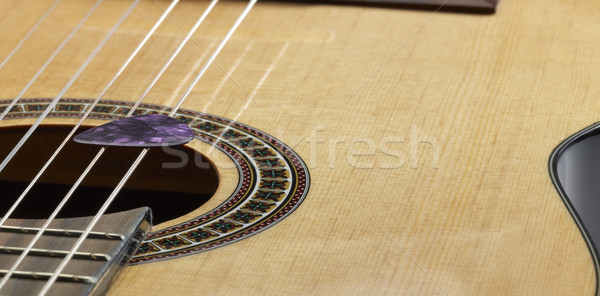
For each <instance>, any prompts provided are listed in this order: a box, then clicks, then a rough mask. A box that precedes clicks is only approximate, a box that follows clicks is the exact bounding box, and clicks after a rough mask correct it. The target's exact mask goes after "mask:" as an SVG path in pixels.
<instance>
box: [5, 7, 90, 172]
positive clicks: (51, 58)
mask: <svg viewBox="0 0 600 296" xmlns="http://www.w3.org/2000/svg"><path fill="white" fill-rule="evenodd" d="M100 3H102V0H97V1H96V3H95V4H94V6H92V8H90V10H89V11H88V12H87V13H86V15H85V16H84V17H83V18H82V19H81V21H79V23H78V24H77V25H76V26H75V28H73V30H72V31H71V33H69V35H68V36H67V38H65V40H63V42H62V43H61V44H60V45H59V46H58V47H57V48H56V49H55V50H54V52H53V53H52V55H50V57H49V58H48V59H47V60H46V62H45V63H44V64H43V65H42V67H41V68H40V69H39V70H38V71H37V73H35V75H33V77H32V78H31V79H30V80H29V82H28V83H27V84H26V85H25V87H24V88H23V89H22V90H21V92H20V93H19V94H18V95H17V96H16V97H15V98H14V99H13V100H12V101H11V102H10V104H9V105H8V106H7V107H6V109H5V110H4V112H2V114H0V120H3V119H4V117H6V114H8V112H9V111H10V110H11V109H12V107H14V106H15V104H16V103H17V102H18V101H19V100H20V99H21V97H22V96H23V95H24V94H25V92H27V90H29V88H30V87H31V86H32V85H33V83H34V82H35V81H36V80H37V79H38V77H40V75H42V73H43V72H44V70H46V68H47V67H48V65H50V63H51V62H52V61H53V60H54V58H55V57H56V56H57V55H58V54H59V53H60V52H61V51H62V49H63V48H64V47H65V46H66V45H67V43H69V41H70V40H71V38H73V36H75V33H77V31H79V29H80V28H81V26H83V23H85V21H87V19H88V18H89V17H90V16H91V15H92V13H93V12H94V11H95V10H96V8H97V7H98V6H99V5H100ZM1 171H2V169H0V172H1Z"/></svg>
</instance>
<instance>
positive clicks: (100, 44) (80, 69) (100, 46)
mask: <svg viewBox="0 0 600 296" xmlns="http://www.w3.org/2000/svg"><path fill="white" fill-rule="evenodd" d="M140 1H141V0H135V1H133V2H132V3H131V5H130V6H129V8H128V9H127V10H126V11H125V13H124V14H123V15H122V16H121V18H120V19H119V20H118V21H117V23H116V24H115V25H114V26H113V28H112V29H111V30H110V31H109V32H108V34H107V35H106V36H105V38H104V39H103V40H102V41H101V42H100V43H99V44H98V46H97V47H96V49H95V50H94V51H93V52H92V53H91V54H90V56H89V57H88V59H87V60H86V61H85V62H84V64H83V65H82V66H81V67H80V68H79V70H78V71H77V72H76V73H75V76H73V77H72V78H71V80H70V81H69V83H67V85H66V86H65V87H64V88H63V90H62V91H61V94H59V95H58V96H57V97H56V98H60V97H62V95H63V94H64V92H66V90H67V89H68V88H69V87H70V86H71V85H72V84H73V82H74V81H75V80H76V78H77V77H78V76H79V75H80V74H81V72H83V70H84V69H85V67H86V66H87V65H88V64H89V63H90V62H91V59H93V58H94V57H95V56H96V55H97V54H98V52H99V51H100V49H101V48H102V47H103V46H104V44H106V42H107V41H108V39H110V37H111V36H112V35H113V34H114V33H115V32H116V31H117V28H119V27H120V26H121V24H122V23H123V21H125V19H126V18H127V16H129V14H131V12H132V11H133V9H134V8H135V7H136V6H137V5H138V4H139V2H140ZM56 98H55V101H58V100H57V99H56ZM51 108H54V107H50V106H48V108H47V109H46V111H49V110H51ZM48 113H49V112H45V114H46V115H47V114H48ZM44 117H45V115H44V114H43V115H42V116H41V117H40V118H41V119H43V118H44ZM40 121H41V120H39V119H38V121H36V124H38V125H39V122H40ZM36 126H37V125H34V126H33V127H32V128H33V130H34V129H35V128H34V127H36ZM32 128H30V131H32ZM24 138H25V137H24ZM38 233H39V234H41V233H43V231H40V232H38ZM40 236H41V235H40ZM21 257H22V258H21ZM21 257H19V259H21V260H18V261H17V262H16V263H15V264H13V265H12V266H11V268H10V270H8V272H7V273H6V274H5V275H4V276H3V278H2V281H0V290H1V289H2V288H3V287H4V285H6V283H7V282H8V280H9V279H10V278H11V276H12V275H13V274H14V272H15V270H16V268H17V267H18V264H20V263H21V261H22V260H23V259H24V257H25V256H21Z"/></svg>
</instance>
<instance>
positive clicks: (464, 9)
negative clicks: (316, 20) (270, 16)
mask: <svg viewBox="0 0 600 296" xmlns="http://www.w3.org/2000/svg"><path fill="white" fill-rule="evenodd" d="M263 1H269V2H273V1H280V0H263ZM287 2H292V3H305V4H306V3H309V4H329V5H344V6H361V7H375V8H398V9H410V10H423V11H441V12H455V13H470V14H494V13H496V7H497V5H498V2H500V1H499V0H498V1H482V4H481V5H477V6H475V5H473V6H468V5H459V4H452V3H450V4H448V3H446V4H444V2H443V0H442V1H440V3H422V4H418V3H409V1H406V2H400V1H385V0H380V1H360V0H325V1H323V0H290V1H287ZM399 2H400V3H399Z"/></svg>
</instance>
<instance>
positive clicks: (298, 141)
mask: <svg viewBox="0 0 600 296" xmlns="http://www.w3.org/2000/svg"><path fill="white" fill-rule="evenodd" d="M51 2H52V1H48V0H46V1H36V2H35V3H36V4H35V5H31V0H28V1H16V0H10V1H1V2H0V32H2V33H1V34H0V38H1V39H0V42H1V44H2V46H0V57H3V56H5V55H6V54H7V53H8V52H9V51H10V50H11V49H12V47H13V46H14V45H16V44H17V43H18V41H19V40H20V38H21V37H22V36H23V35H24V32H26V28H28V26H31V25H32V24H33V23H34V22H35V19H36V18H35V17H33V16H39V15H41V14H42V13H43V11H44V10H45V9H46V8H47V7H48V6H49V5H50V4H51ZM129 3H130V2H129V1H107V2H106V3H104V4H102V5H101V7H100V10H99V11H98V12H96V13H95V14H94V15H93V16H92V18H91V19H90V20H89V22H88V23H86V25H85V26H84V27H83V30H82V32H81V34H77V36H76V37H75V38H74V39H73V41H72V42H71V43H70V44H69V46H67V47H66V48H65V50H64V51H63V53H61V55H59V57H58V58H57V60H56V61H55V62H54V63H52V65H51V66H50V67H49V69H48V71H46V72H45V74H44V75H42V77H41V78H40V80H39V82H38V83H36V84H35V85H34V87H33V88H32V89H31V90H30V91H29V92H28V93H27V94H26V96H27V97H53V96H55V95H56V94H57V93H58V91H59V89H60V88H61V87H62V85H63V84H64V83H65V82H66V81H67V80H68V79H69V78H70V77H71V75H72V74H73V73H74V71H75V69H76V68H77V67H78V66H79V64H80V63H81V62H82V61H83V59H85V56H86V55H87V54H88V53H89V52H90V51H91V50H92V49H93V47H94V46H95V44H97V42H99V40H100V39H101V38H102V37H103V34H105V33H106V32H107V31H108V29H109V28H110V26H112V24H113V23H114V22H115V21H116V19H117V18H118V17H119V15H120V14H121V13H122V12H123V11H124V10H125V9H126V6H127V5H129ZM91 4H92V1H87V0H85V1H81V0H64V1H63V3H62V4H60V5H59V7H57V10H56V12H55V13H53V16H54V17H51V18H49V19H48V21H47V22H46V23H44V24H43V26H41V27H40V29H39V30H38V31H37V32H36V33H35V34H34V35H33V36H32V38H31V40H30V41H28V42H27V43H26V46H24V47H23V49H22V50H20V51H19V52H18V53H17V54H16V55H15V57H14V58H13V59H12V60H11V61H10V63H8V64H7V65H6V66H5V67H4V68H3V69H0V97H1V98H12V97H14V95H15V94H17V93H18V92H19V91H20V89H21V88H22V87H23V86H24V85H25V84H26V83H27V81H28V79H29V78H30V77H31V76H32V75H33V73H35V71H37V69H38V68H39V65H41V63H43V61H44V60H45V58H46V57H47V56H48V55H49V54H50V52H51V51H52V50H53V48H55V47H56V46H57V44H58V43H59V42H60V41H61V40H62V38H64V36H66V34H68V31H69V29H70V28H72V26H73V25H74V24H75V23H76V22H77V21H78V18H79V17H81V15H82V13H83V12H84V11H85V10H86V9H88V8H89V7H90V6H91ZM167 5H168V2H166V1H156V2H154V1H142V3H141V4H140V5H139V7H137V8H136V9H135V11H134V13H133V15H132V16H131V17H130V18H129V19H128V20H127V21H126V22H125V23H124V25H123V27H122V28H121V29H119V31H118V32H117V34H116V36H115V37H114V38H112V39H111V41H110V42H109V44H107V46H106V48H105V49H103V51H102V52H101V53H100V55H99V57H98V58H97V60H96V61H95V62H93V63H92V64H91V65H90V68H89V69H88V70H86V71H85V72H84V74H83V76H82V77H81V78H80V79H79V80H78V82H77V83H76V84H75V85H74V86H73V87H72V88H71V89H70V90H69V92H68V93H67V95H66V96H67V97H81V98H95V97H96V96H97V95H98V93H99V92H100V90H101V89H102V87H103V86H104V85H105V83H106V82H107V81H108V80H109V79H110V78H111V76H112V74H113V73H114V72H115V71H116V70H117V69H118V67H119V66H120V65H121V63H122V62H123V61H124V60H125V58H126V57H127V55H128V54H129V52H131V51H132V50H133V48H135V46H136V44H137V42H139V40H140V39H141V38H142V37H143V35H144V34H145V32H146V31H147V30H148V29H149V28H150V27H151V26H152V24H153V22H154V21H155V20H156V19H157V18H158V16H159V15H160V13H161V12H162V9H164V8H165V7H166V6H167ZM205 5H206V2H203V1H182V3H181V4H180V5H179V6H178V8H176V9H175V11H174V13H173V15H172V21H169V22H168V23H166V24H165V25H164V26H162V27H161V28H160V29H159V32H158V34H157V38H154V39H152V40H151V42H150V43H149V46H148V47H147V48H146V49H144V51H143V52H142V55H141V56H140V58H139V59H136V60H135V61H134V63H133V64H132V65H131V67H130V68H129V69H128V70H127V71H126V72H125V73H124V76H123V77H122V78H121V79H119V81H118V83H117V84H116V85H115V86H114V87H113V88H112V89H111V90H110V91H109V93H108V94H107V96H106V99H111V100H122V101H135V99H137V97H138V96H139V95H140V94H141V93H142V91H143V89H144V88H145V87H146V83H147V82H148V81H149V80H150V79H151V77H152V76H153V75H154V73H155V72H156V71H157V70H158V69H159V68H160V65H162V63H164V62H165V61H166V59H167V58H168V53H169V52H171V51H172V50H174V49H175V47H176V44H177V41H178V40H181V39H182V38H183V36H184V32H183V31H186V30H188V29H189V28H190V27H191V26H192V24H193V22H194V21H195V18H196V17H197V16H198V15H200V14H201V12H202V10H203V8H204V7H205ZM243 5H244V3H242V2H237V1H233V2H223V3H220V4H219V5H218V6H217V8H216V9H215V12H214V14H212V15H211V16H210V17H209V19H207V23H206V25H205V26H203V27H201V29H200V30H199V32H198V33H197V34H196V35H195V37H194V42H195V44H192V45H190V46H188V47H186V48H185V50H184V51H183V52H182V55H181V56H180V57H179V58H177V60H176V61H175V64H174V66H173V67H172V68H171V70H169V71H167V73H166V75H165V76H164V78H163V79H162V80H161V81H160V82H159V84H158V85H157V86H156V88H155V89H154V90H153V91H152V92H151V93H150V95H149V96H148V98H147V100H146V102H147V103H152V104H161V105H172V104H174V102H175V100H176V97H177V94H181V92H182V89H181V88H180V86H181V85H185V83H186V81H188V80H187V79H189V78H188V76H189V75H188V74H189V73H191V72H193V71H194V66H195V65H196V64H199V63H201V62H202V60H203V59H204V60H205V58H204V56H203V54H204V52H207V51H209V49H210V48H214V44H215V41H216V40H219V38H222V36H223V35H224V34H225V32H226V30H227V29H228V27H229V26H230V25H231V24H232V23H233V21H234V19H235V17H236V16H237V15H238V14H239V13H240V12H241V11H242V9H243ZM599 13H600V2H598V1H592V0H574V1H554V2H552V1H542V0H530V1H503V2H502V3H501V5H500V7H499V10H498V12H497V13H496V14H495V15H489V16H483V15H464V14H447V13H436V14H432V12H419V11H400V10H391V9H380V8H362V7H348V6H329V5H318V6H316V5H305V4H292V3H274V2H264V3H259V4H258V5H257V7H256V8H255V9H254V10H253V11H252V13H251V14H250V15H249V17H248V19H247V20H246V21H245V22H244V24H243V25H242V26H241V28H240V29H239V31H238V32H236V34H235V36H234V38H233V40H232V41H231V42H230V43H229V44H228V45H227V47H226V48H225V50H224V51H223V53H222V55H221V56H220V57H219V58H218V59H217V64H218V67H213V68H211V69H210V70H209V72H208V73H207V75H206V76H205V78H204V80H203V82H202V84H201V85H200V86H199V87H197V88H196V89H194V91H193V93H192V97H191V99H190V100H188V101H186V103H185V104H184V106H183V108H186V109H191V110H199V111H205V112H208V113H211V114H216V115H219V116H223V117H226V118H230V119H234V118H235V119H236V120H238V121H240V122H243V123H246V124H248V125H251V126H253V127H256V128H258V129H260V130H262V131H265V132H267V133H269V134H272V135H274V136H276V137H278V138H279V139H281V140H283V141H284V142H286V143H288V144H289V145H290V146H291V147H292V148H293V149H294V150H295V151H296V152H298V153H299V155H300V156H301V157H302V158H303V159H304V160H305V161H306V162H307V163H308V165H309V166H310V173H311V178H312V184H311V189H310V192H309V195H308V197H307V199H306V201H305V202H304V203H303V204H302V205H301V206H300V208H299V209H298V210H297V211H296V212H294V213H293V214H292V215H291V216H290V217H289V218H287V219H285V220H284V221H283V222H281V223H280V224H278V225H277V226H275V227H273V228H271V229H269V230H267V231H265V232H263V233H261V234H259V235H257V236H253V237H251V238H249V239H245V240H243V241H241V242H238V243H235V244H232V245H229V246H226V247H222V248H219V249H215V250H212V251H209V252H205V253H202V254H198V255H193V256H188V257H184V258H180V259H174V260H169V261H163V262H156V263H150V264H142V265H138V266H132V267H128V268H126V269H125V270H124V272H123V273H122V275H121V276H120V278H119V279H118V281H117V282H116V283H115V285H114V286H113V287H112V289H111V291H110V294H111V295H167V294H174V295H185V294H191V295H196V294H200V293H201V294H207V295H239V294H250V295H259V294H260V295H263V294H264V295H281V294H290V295H306V294H316V295H365V294H370V295H592V294H594V293H595V291H596V273H595V268H594V265H593V263H592V260H591V257H590V254H589V251H588V249H587V246H586V245H585V242H584V241H583V239H582V237H581V235H580V233H579V230H578V229H577V227H576V225H575V223H573V220H572V218H571V216H570V215H569V213H568V211H567V210H566V208H565V207H564V205H563V203H562V201H561V199H560V198H559V196H558V194H557V193H556V191H555V190H554V188H553V186H552V183H551V181H550V178H549V176H548V171H547V163H548V157H549V155H550V152H551V151H552V149H553V148H554V147H555V146H556V145H558V144H559V143H560V141H561V140H563V139H565V138H566V137H568V136H569V135H571V134H573V133H575V132H576V131H578V130H580V129H581V128H583V127H586V126H588V125H589V124H591V123H593V122H595V121H597V120H598V118H599V117H598V112H597V110H600V101H599V100H598V97H600V74H599V72H598V69H599V68H600V56H598V54H597V52H598V50H597V49H598V48H599V47H600V38H599V37H600V36H599V34H600V31H598V28H600V18H598V14H599ZM248 46H250V49H249V50H248V51H247V53H246V54H245V56H244V57H243V60H242V62H241V63H240V65H239V67H237V69H236V70H235V71H234V72H233V73H231V74H230V75H229V76H230V78H229V79H226V80H225V83H224V85H223V87H222V88H221V89H220V90H219V91H218V94H217V95H214V94H215V92H216V89H217V87H218V86H219V84H220V83H221V81H223V78H224V77H225V74H224V73H225V72H227V71H229V69H231V68H232V67H233V65H235V64H236V61H237V60H238V59H240V56H241V53H242V52H243V51H244V50H245V49H246V48H247V47H248ZM284 48H285V50H284ZM282 51H283V53H282V56H281V58H280V59H279V61H278V62H277V63H276V64H273V61H274V60H275V58H276V57H277V56H278V55H279V54H280V53H281V52H282ZM270 67H272V71H271V72H270V74H269V76H268V77H267V78H266V80H265V81H264V83H263V84H262V87H261V88H260V89H256V86H257V85H258V84H259V82H260V79H261V77H263V76H264V74H265V73H266V71H268V69H269V68H270ZM253 93H256V94H255V96H254V97H253V98H252V101H251V102H250V103H249V107H248V108H247V109H244V110H243V112H241V114H240V110H241V109H240V108H241V107H242V106H244V105H245V104H246V103H247V100H248V96H249V95H252V94H253ZM26 122H29V121H20V123H26ZM17 123H19V122H17V121H1V122H0V125H1V126H6V125H12V124H17ZM194 145H197V144H194ZM359 154H361V155H359ZM221 157H222V156H221ZM235 173H236V171H235V170H228V169H221V170H220V171H219V174H220V175H221V176H226V179H228V180H232V181H235V180H237V179H236V177H235V176H234V174H235ZM221 186H224V187H222V188H220V189H219V190H221V191H220V192H221V193H220V194H221V195H219V197H217V199H218V198H221V197H222V196H226V195H227V193H229V192H231V191H230V190H232V186H233V185H231V183H230V182H223V183H222V184H221ZM227 186H229V187H227ZM224 188H228V189H224ZM215 203H216V204H218V203H217V202H215ZM213 205H214V204H213ZM206 210H208V209H206V208H204V207H203V208H201V209H198V211H199V212H203V211H206ZM191 215H192V214H191ZM175 222H176V221H173V222H172V223H175ZM167 223H169V222H167Z"/></svg>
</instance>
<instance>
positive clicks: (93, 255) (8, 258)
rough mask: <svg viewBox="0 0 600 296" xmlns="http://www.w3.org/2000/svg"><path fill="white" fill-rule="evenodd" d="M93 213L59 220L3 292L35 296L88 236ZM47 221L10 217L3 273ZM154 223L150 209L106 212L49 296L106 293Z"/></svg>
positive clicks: (0, 252) (1, 239) (2, 243)
mask: <svg viewBox="0 0 600 296" xmlns="http://www.w3.org/2000/svg"><path fill="white" fill-rule="evenodd" d="M91 220H92V217H84V218H70V219H57V220H56V221H54V222H52V223H51V224H50V227H49V228H48V229H46V230H45V231H44V234H43V235H42V236H41V237H40V239H39V241H38V242H37V243H36V244H35V245H34V248H32V249H30V250H29V251H28V253H27V256H26V257H25V259H24V260H23V262H21V264H19V265H18V267H17V269H16V271H15V272H14V273H12V275H11V277H10V279H9V280H8V282H7V283H6V285H5V286H4V287H2V289H0V294H2V295H35V294H37V293H38V292H39V291H40V290H41V289H42V287H43V286H44V284H45V283H46V281H47V280H48V279H49V278H50V277H51V276H52V274H53V272H54V270H55V269H56V267H58V265H59V264H60V262H61V261H62V260H63V259H64V258H65V257H66V256H67V254H68V253H69V251H70V249H71V248H72V246H73V245H74V244H75V242H76V241H77V239H79V238H80V237H81V235H82V234H83V231H82V230H81V229H82V228H85V227H86V226H87V225H88V224H89V223H90V222H91ZM43 223H44V220H22V219H9V220H7V222H6V223H5V224H6V225H4V226H1V227H0V277H4V276H6V275H7V273H8V271H9V270H10V269H11V267H12V265H13V264H14V263H15V262H16V261H17V258H18V257H19V255H21V254H22V253H23V252H24V251H25V250H26V246H27V245H28V244H29V243H30V241H31V239H33V237H34V235H35V234H37V233H38V232H39V231H40V230H41V229H40V228H39V227H40V226H41V225H42V224H43ZM150 226H151V212H150V209H149V208H139V209H134V210H130V211H126V212H120V213H115V214H109V215H104V216H103V217H102V218H101V219H100V221H99V222H98V224H97V225H96V226H95V228H94V231H93V232H91V233H90V234H89V235H88V237H87V238H86V240H85V242H84V243H83V244H82V246H81V248H79V250H77V252H75V253H74V255H73V257H72V259H71V261H70V262H69V264H68V265H67V267H66V268H65V269H64V270H63V272H61V274H59V276H58V278H57V281H56V282H55V283H54V284H53V286H52V288H51V289H50V291H49V292H48V293H47V295H102V294H104V293H105V292H106V291H107V290H108V287H109V284H110V283H111V282H112V280H113V279H114V278H115V277H116V275H117V274H118V273H119V271H120V270H121V268H123V266H125V265H126V264H127V262H129V260H130V259H131V257H132V256H133V255H134V253H135V252H136V251H137V248H138V247H139V245H140V243H141V242H142V240H143V238H144V237H145V235H146V233H147V232H148V230H149V229H150Z"/></svg>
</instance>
